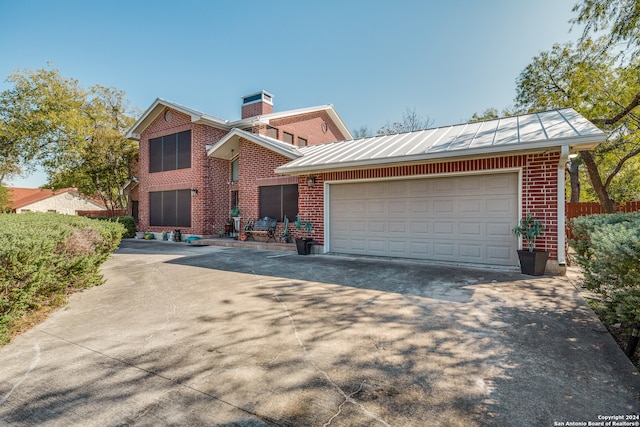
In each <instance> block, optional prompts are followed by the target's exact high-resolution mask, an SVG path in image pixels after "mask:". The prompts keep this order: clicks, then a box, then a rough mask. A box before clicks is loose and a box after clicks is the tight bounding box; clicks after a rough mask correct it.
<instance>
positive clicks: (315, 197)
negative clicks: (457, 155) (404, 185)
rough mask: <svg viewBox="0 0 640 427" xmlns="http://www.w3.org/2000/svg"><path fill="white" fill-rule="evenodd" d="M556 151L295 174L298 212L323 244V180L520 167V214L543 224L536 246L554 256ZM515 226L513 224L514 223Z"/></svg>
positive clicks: (556, 234)
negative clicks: (311, 182) (311, 179)
mask: <svg viewBox="0 0 640 427" xmlns="http://www.w3.org/2000/svg"><path fill="white" fill-rule="evenodd" d="M559 158H560V153H559V152H555V153H548V154H527V155H518V156H505V157H497V158H489V159H478V160H460V161H452V162H445V163H429V164H418V165H411V166H394V167H387V168H379V169H363V170H353V171H342V172H328V173H321V174H316V175H315V176H316V184H315V186H314V187H311V188H309V187H308V186H307V176H300V177H299V184H298V192H299V205H298V209H299V211H300V216H301V218H302V219H303V220H311V221H313V229H314V233H313V238H314V240H316V241H318V242H319V243H320V244H324V188H323V187H324V182H325V181H347V180H360V179H380V178H389V177H396V176H419V175H425V176H428V175H435V174H448V173H456V172H470V171H486V170H498V169H505V168H522V210H523V215H525V216H526V215H527V213H531V214H532V215H534V216H535V217H537V218H538V219H540V220H541V221H543V222H544V223H545V225H546V232H545V235H544V236H543V237H542V238H541V239H539V240H538V242H537V244H536V248H538V249H544V250H547V251H550V252H551V255H550V258H551V259H557V258H558V248H557V241H558V224H557V220H556V215H557V208H558V186H557V185H558V184H557V183H558V177H557V170H558V161H559ZM514 226H515V224H514Z"/></svg>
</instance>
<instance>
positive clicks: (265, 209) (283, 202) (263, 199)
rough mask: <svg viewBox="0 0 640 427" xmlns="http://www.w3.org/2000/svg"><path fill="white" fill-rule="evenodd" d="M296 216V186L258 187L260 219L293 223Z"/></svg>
mask: <svg viewBox="0 0 640 427" xmlns="http://www.w3.org/2000/svg"><path fill="white" fill-rule="evenodd" d="M297 214H298V184H291V185H270V186H265V187H260V218H264V217H265V216H268V217H270V218H276V219H277V220H278V221H284V217H285V215H286V216H287V218H289V221H293V220H295V218H296V215H297Z"/></svg>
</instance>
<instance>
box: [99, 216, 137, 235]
mask: <svg viewBox="0 0 640 427" xmlns="http://www.w3.org/2000/svg"><path fill="white" fill-rule="evenodd" d="M90 218H92V219H97V220H99V221H110V222H119V223H120V224H122V225H123V226H124V228H125V233H124V235H123V236H122V237H123V238H125V239H133V238H134V237H136V221H135V220H134V219H133V217H132V216H112V217H106V216H98V217H90Z"/></svg>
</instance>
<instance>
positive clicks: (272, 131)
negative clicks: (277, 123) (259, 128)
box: [267, 125, 278, 139]
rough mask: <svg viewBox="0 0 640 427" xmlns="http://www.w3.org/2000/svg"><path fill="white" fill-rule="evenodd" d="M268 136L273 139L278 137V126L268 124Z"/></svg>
mask: <svg viewBox="0 0 640 427" xmlns="http://www.w3.org/2000/svg"><path fill="white" fill-rule="evenodd" d="M267 136H268V137H270V138H273V139H278V128H274V127H272V126H269V125H267Z"/></svg>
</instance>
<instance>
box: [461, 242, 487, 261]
mask: <svg viewBox="0 0 640 427" xmlns="http://www.w3.org/2000/svg"><path fill="white" fill-rule="evenodd" d="M482 249H483V247H482V245H480V244H475V245H473V244H461V245H460V256H461V257H463V258H466V259H473V260H475V261H470V262H480V261H481V260H482Z"/></svg>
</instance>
